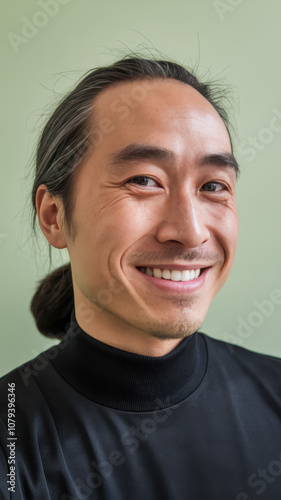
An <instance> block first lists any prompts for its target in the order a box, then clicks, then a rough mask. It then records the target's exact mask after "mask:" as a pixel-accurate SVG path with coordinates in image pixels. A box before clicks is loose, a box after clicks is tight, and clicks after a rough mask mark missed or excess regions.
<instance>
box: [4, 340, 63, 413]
mask: <svg viewBox="0 0 281 500" xmlns="http://www.w3.org/2000/svg"><path fill="white" fill-rule="evenodd" d="M51 349H52V348H51ZM51 349H48V350H46V351H44V352H42V353H41V354H39V355H38V356H36V357H35V358H33V359H31V360H30V361H27V362H26V363H24V364H22V365H20V366H18V367H17V368H15V369H14V370H12V371H10V372H9V373H7V374H6V375H4V376H2V377H1V378H0V417H2V418H3V415H4V416H5V415H6V414H7V398H8V394H9V393H13V394H14V396H15V401H16V406H17V409H21V410H22V412H23V413H24V414H28V412H29V411H30V410H32V411H33V412H34V410H35V408H38V403H39V402H41V403H42V400H43V399H44V395H45V394H44V393H45V392H46V391H45V387H46V386H54V385H55V384H56V383H57V381H56V377H57V374H56V371H55V370H54V368H53V366H52V364H51V363H50V359H51V357H50V353H51V352H52V351H51ZM4 420H5V419H4Z"/></svg>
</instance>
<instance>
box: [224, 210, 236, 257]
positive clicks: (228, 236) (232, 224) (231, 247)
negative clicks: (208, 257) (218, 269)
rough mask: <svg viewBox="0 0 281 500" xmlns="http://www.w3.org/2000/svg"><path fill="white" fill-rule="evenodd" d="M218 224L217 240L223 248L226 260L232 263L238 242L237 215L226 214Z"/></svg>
mask: <svg viewBox="0 0 281 500" xmlns="http://www.w3.org/2000/svg"><path fill="white" fill-rule="evenodd" d="M219 222H220V224H219V239H220V241H221V244H222V246H223V248H224V251H225V255H226V258H227V259H228V260H230V261H231V262H232V261H233V259H234V255H235V251H236V247H237V242H238V217H237V214H236V213H230V214H227V215H225V217H222V218H221V219H220V220H219Z"/></svg>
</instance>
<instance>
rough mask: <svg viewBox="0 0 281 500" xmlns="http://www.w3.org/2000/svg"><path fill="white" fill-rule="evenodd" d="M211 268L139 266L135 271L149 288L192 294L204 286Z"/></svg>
mask: <svg viewBox="0 0 281 500" xmlns="http://www.w3.org/2000/svg"><path fill="white" fill-rule="evenodd" d="M161 267H164V266H161ZM211 267H212V266H210V267H201V268H199V266H197V267H194V268H193V269H191V268H190V269H184V268H182V267H181V268H180V269H179V268H178V269H175V268H174V269H173V268H171V269H167V268H166V269H160V268H157V267H144V266H139V267H137V268H136V269H137V271H138V272H139V273H140V274H141V275H142V276H143V277H144V279H145V280H146V282H147V283H148V284H149V285H150V286H155V287H157V288H159V289H161V290H163V291H166V292H176V293H189V292H192V293H193V292H196V291H197V290H199V289H200V288H201V287H202V286H203V285H204V283H205V281H206V279H207V276H208V274H209V271H210V270H211Z"/></svg>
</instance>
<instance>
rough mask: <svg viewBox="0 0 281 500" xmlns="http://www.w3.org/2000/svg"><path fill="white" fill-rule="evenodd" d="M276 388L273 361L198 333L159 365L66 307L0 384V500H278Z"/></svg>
mask: <svg viewBox="0 0 281 500" xmlns="http://www.w3.org/2000/svg"><path fill="white" fill-rule="evenodd" d="M280 380H281V360H280V359H277V358H274V357H272V356H266V355H262V354H257V353H254V352H251V351H248V350H246V349H243V348H241V347H237V346H232V345H229V344H227V343H225V342H222V341H218V340H215V339H212V338H211V337H209V336H208V335H206V334H203V333H200V332H195V333H193V335H190V336H189V337H187V338H185V339H183V340H182V341H181V342H180V343H179V344H178V345H177V347H176V348H175V349H173V350H172V351H171V352H170V353H168V354H167V355H165V356H161V357H149V356H143V355H138V354H134V353H130V352H128V351H124V350H121V349H117V348H115V347H112V346H109V345H107V344H105V343H103V342H101V341H99V340H97V339H95V338H93V337H91V336H90V335H88V334H87V333H86V332H84V331H83V330H82V329H81V328H80V327H79V326H78V324H77V322H76V319H75V313H74V310H73V312H72V315H71V321H70V324H69V328H68V331H67V334H66V335H65V337H64V339H63V340H62V342H61V343H60V344H58V346H55V347H53V348H51V349H48V350H47V351H45V352H44V353H42V354H41V355H39V356H37V357H36V358H35V359H34V360H32V361H30V362H28V363H25V364H24V365H23V366H21V367H19V368H17V369H16V370H14V371H13V372H11V373H9V374H8V375H6V376H5V377H3V378H2V379H1V381H0V395H1V408H0V409H1V420H0V443H1V450H0V481H1V483H0V490H1V493H0V500H2V499H3V500H8V499H9V500H86V499H93V500H143V499H144V498H145V499H146V500H158V499H159V500H186V499H189V498H190V499H191V500H255V499H264V500H280V498H281V496H280V495H281V383H280ZM8 384H12V386H13V384H14V386H13V387H14V389H15V390H14V392H15V410H16V411H15V436H13V439H9V440H7V437H11V436H9V435H8V434H7V430H8V428H9V429H11V426H10V427H9V424H8V415H7V403H8V393H9V392H8V388H9V387H11V385H10V386H9V385H8ZM8 445H9V446H8ZM13 446H14V450H13ZM14 451H15V470H14V469H12V467H13V466H14V464H13V457H14V455H13V453H14ZM9 473H10V474H13V473H15V488H14V489H15V492H13V491H12V490H11V489H10V491H9V489H8V488H9V487H10V488H12V489H13V487H12V482H11V483H9V482H7V481H11V478H12V477H13V476H12V475H7V474H9Z"/></svg>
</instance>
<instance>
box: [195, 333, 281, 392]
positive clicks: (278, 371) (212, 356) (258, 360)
mask: <svg viewBox="0 0 281 500" xmlns="http://www.w3.org/2000/svg"><path fill="white" fill-rule="evenodd" d="M198 333H199V335H200V336H202V337H203V338H204V340H205V344H206V347H207V352H208V357H209V361H210V362H211V363H213V365H214V364H215V365H216V366H217V367H219V368H220V369H221V370H224V371H228V372H232V373H234V372H235V373H238V372H240V373H241V374H244V375H245V377H246V376H252V377H256V379H257V380H258V379H263V380H265V379H267V380H268V379H269V380H271V381H272V383H274V384H279V386H280V387H281V378H280V376H281V358H279V357H276V356H272V355H269V354H262V353H259V352H255V351H251V350H250V349H247V348H245V347H242V346H238V345H235V344H232V343H230V342H226V341H223V340H218V339H216V338H213V337H210V336H209V335H207V334H205V333H202V332H198Z"/></svg>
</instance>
